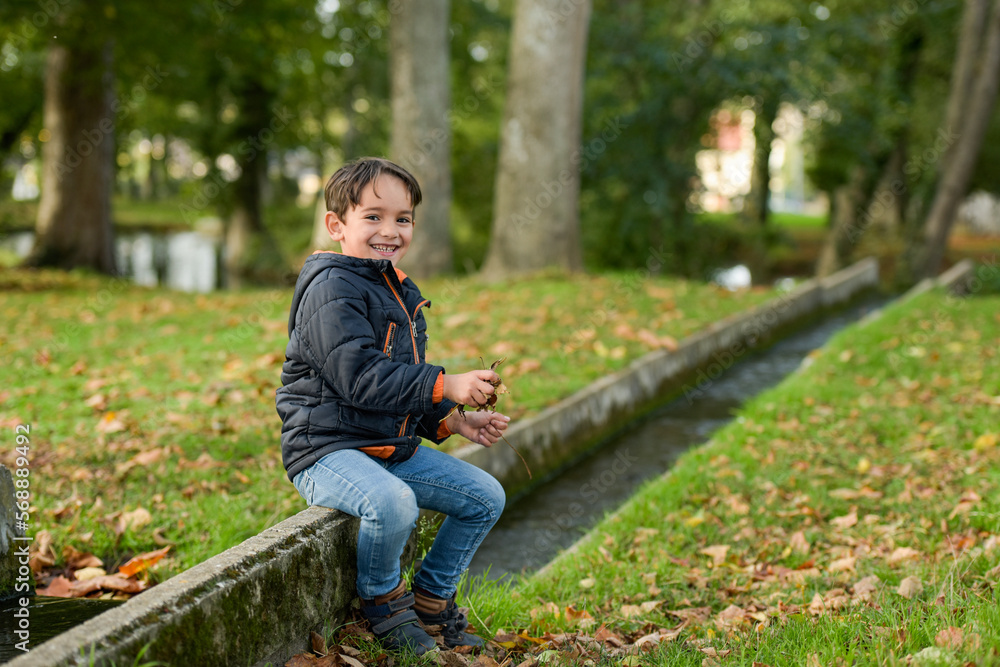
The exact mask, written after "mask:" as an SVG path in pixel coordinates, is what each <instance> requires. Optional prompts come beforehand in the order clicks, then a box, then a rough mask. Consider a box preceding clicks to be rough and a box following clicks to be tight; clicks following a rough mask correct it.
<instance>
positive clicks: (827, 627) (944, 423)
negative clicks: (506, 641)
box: [482, 269, 1000, 666]
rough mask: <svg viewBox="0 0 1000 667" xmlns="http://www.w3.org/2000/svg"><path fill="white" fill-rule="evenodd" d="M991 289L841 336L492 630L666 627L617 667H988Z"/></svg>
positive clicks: (993, 651)
mask: <svg viewBox="0 0 1000 667" xmlns="http://www.w3.org/2000/svg"><path fill="white" fill-rule="evenodd" d="M994 272H995V269H994ZM998 282H1000V281H997V280H996V279H995V278H994V279H993V280H992V281H991V283H992V285H993V288H994V295H993V296H978V297H973V298H969V299H967V300H958V299H954V298H950V297H947V296H945V295H943V294H942V293H940V292H932V293H929V294H926V295H923V296H921V297H918V298H916V299H915V300H913V301H910V302H907V303H903V304H897V305H894V306H892V307H890V308H889V309H887V311H886V312H885V314H884V315H883V316H882V317H881V318H880V319H877V320H875V321H873V322H870V323H868V324H867V325H866V326H857V325H855V326H852V327H850V328H848V329H846V330H843V331H842V332H840V333H839V334H838V335H837V336H836V337H835V338H834V339H833V340H832V341H831V342H830V344H829V345H827V346H826V347H825V348H824V349H823V350H822V351H820V352H818V353H815V354H814V355H812V356H811V357H810V359H811V365H809V366H808V367H807V368H805V369H804V370H801V371H800V372H798V373H796V374H794V375H792V376H791V377H789V378H788V379H786V380H785V381H784V382H783V383H782V384H781V385H779V386H778V387H776V388H774V389H772V390H769V391H767V392H765V393H763V394H762V395H760V396H758V397H757V398H755V399H754V400H752V401H751V402H750V403H749V404H748V405H746V406H745V407H744V408H742V409H741V410H740V413H739V415H738V417H737V419H736V420H734V421H733V422H731V423H730V424H729V425H728V426H726V427H724V428H723V429H721V430H720V431H719V432H718V433H717V434H716V435H715V436H714V437H713V438H712V440H711V442H709V443H707V444H706V445H704V446H702V447H699V448H698V449H695V450H692V451H691V452H689V453H687V454H686V455H684V456H683V457H682V458H681V459H680V460H679V461H678V462H677V464H676V465H675V467H674V468H673V469H672V470H671V471H670V472H669V473H668V474H666V475H665V476H664V477H662V478H660V479H658V480H656V481H653V482H651V483H648V484H646V485H645V486H644V487H643V488H642V489H641V490H640V491H639V493H638V494H637V495H636V496H635V497H634V498H633V499H632V500H631V501H630V502H629V503H628V504H627V505H626V506H624V507H623V508H622V509H621V510H620V511H619V512H617V513H616V514H614V515H612V516H609V517H607V518H606V519H605V520H604V521H603V522H602V523H600V524H599V525H598V526H597V527H596V528H595V529H594V530H593V531H592V533H590V536H589V538H588V539H587V540H586V541H585V542H584V543H583V544H582V546H581V548H580V549H579V550H577V551H574V552H572V553H568V554H565V555H564V556H563V557H562V558H560V559H558V560H557V561H556V562H555V563H554V564H553V565H552V566H551V567H550V568H549V569H548V570H545V571H543V572H542V573H539V574H538V575H536V576H534V577H531V578H528V579H527V580H525V581H524V582H523V583H522V584H521V585H520V586H519V587H518V588H517V590H516V592H515V596H516V597H517V599H519V600H520V605H521V607H520V611H519V612H518V611H515V612H514V614H513V617H511V616H510V611H509V610H508V611H506V612H505V613H506V614H507V617H508V618H509V619H510V620H509V621H508V623H509V625H507V626H506V627H507V629H511V628H524V629H526V630H527V631H528V632H529V633H530V634H532V635H534V636H542V635H543V633H546V632H548V633H553V634H556V633H560V632H564V631H574V630H575V631H579V630H580V628H578V627H576V626H575V625H574V623H572V622H569V621H567V619H566V618H565V617H564V616H563V615H560V616H558V617H557V616H554V615H544V614H541V613H539V610H541V609H544V608H545V607H546V605H548V606H550V607H551V608H552V609H555V610H562V609H565V608H566V607H568V606H569V605H574V607H575V608H576V609H582V610H586V611H587V612H588V613H589V614H591V615H592V616H593V617H594V619H595V624H605V625H606V626H607V627H608V628H611V629H614V630H615V631H616V632H617V633H619V635H620V636H622V637H624V638H626V640H634V639H635V638H636V637H638V636H640V635H643V634H647V633H649V632H656V631H657V628H663V631H664V632H666V631H670V632H671V633H672V634H675V635H676V637H675V638H674V639H673V641H664V642H661V643H660V644H659V646H657V647H655V648H654V649H653V650H652V651H649V652H644V651H640V652H639V654H638V656H637V657H636V658H635V659H633V660H634V662H633V664H644V665H645V664H649V665H653V664H670V665H703V664H716V662H718V661H720V660H721V664H725V665H747V666H750V665H754V664H765V665H804V664H817V665H834V664H863V665H868V664H889V665H897V664H898V665H902V664H980V665H985V664H996V663H997V662H998V661H1000V631H998V629H997V628H1000V612H998V608H1000V607H998V604H997V603H998V602H1000V594H998V587H997V582H998V579H1000V574H998V572H1000V570H998V569H997V567H998V563H1000V427H998V424H1000V363H998V350H1000V326H998V325H1000V315H997V313H998V312H1000V297H998V296H996V295H995V293H996V292H995V287H996V284H997V283H998ZM553 509H557V508H553ZM852 559H853V560H852ZM870 575H875V576H877V577H878V582H877V583H876V584H875V586H874V588H873V589H872V591H871V592H870V593H869V594H867V595H866V594H865V593H864V591H863V585H862V584H861V582H862V580H863V579H864V578H865V577H867V576H870ZM911 576H913V577H917V578H919V580H920V582H921V583H922V589H921V590H919V591H917V592H915V593H914V594H912V597H911V598H909V599H908V598H907V597H904V596H903V595H901V594H900V593H899V592H898V591H899V588H900V585H901V584H902V582H903V581H904V580H905V579H906V578H907V577H911ZM643 603H649V604H648V605H647V606H646V608H645V609H644V610H641V611H638V612H637V611H636V609H635V606H639V605H642V604H643ZM505 604H506V603H505ZM627 605H633V607H631V608H630V607H629V606H627ZM699 607H705V608H707V609H706V610H705V611H704V613H703V614H702V616H701V617H699V618H698V619H697V620H695V621H690V622H687V623H686V624H683V623H682V620H681V616H679V615H677V614H676V613H674V612H677V611H678V610H691V609H695V608H699ZM505 609H507V607H505ZM532 611H533V612H534V614H532V613H531V612H532ZM724 611H726V613H723V612H724ZM482 613H489V609H486V610H484V612H482ZM680 613H681V614H683V613H685V612H683V611H681V612H680ZM949 628H958V630H951V631H949ZM589 632H590V634H593V627H591V628H590V629H589ZM949 632H951V634H950V635H949V634H948V633H949ZM713 652H714V653H715V654H717V655H718V656H720V657H717V658H712V657H711V656H712V653H713ZM934 652H938V653H940V655H939V656H938V657H939V658H940V661H939V662H934V660H933V659H932V658H933V655H932V654H934ZM942 656H943V657H942ZM935 659H936V658H935ZM713 660H715V661H716V662H713ZM704 661H707V662H704ZM616 664H619V663H616Z"/></svg>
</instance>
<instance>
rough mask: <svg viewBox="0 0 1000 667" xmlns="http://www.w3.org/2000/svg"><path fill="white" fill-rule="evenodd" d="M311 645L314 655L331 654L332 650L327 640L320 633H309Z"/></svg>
mask: <svg viewBox="0 0 1000 667" xmlns="http://www.w3.org/2000/svg"><path fill="white" fill-rule="evenodd" d="M309 645H310V646H311V648H312V650H313V653H317V654H319V655H326V654H327V653H329V652H330V649H329V648H328V647H327V645H326V639H325V638H324V637H323V635H321V634H320V633H318V632H315V631H311V632H310V633H309Z"/></svg>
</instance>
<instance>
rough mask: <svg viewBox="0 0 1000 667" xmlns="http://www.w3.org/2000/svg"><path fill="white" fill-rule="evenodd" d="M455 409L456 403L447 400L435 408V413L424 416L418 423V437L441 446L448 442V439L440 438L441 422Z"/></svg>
mask: <svg viewBox="0 0 1000 667" xmlns="http://www.w3.org/2000/svg"><path fill="white" fill-rule="evenodd" d="M453 407H455V402H454V401H449V400H448V399H447V398H446V399H444V400H443V401H441V402H440V403H438V404H437V405H436V406H434V411H433V412H430V413H428V414H426V415H424V416H423V417H421V418H420V421H418V422H417V435H419V436H420V437H421V438H424V439H426V440H430V441H431V442H433V443H435V444H440V443H442V442H444V441H445V440H447V439H448V438H447V437H444V438H439V437H438V426H439V425H440V424H441V420H442V419H444V418H445V417H446V416H447V415H448V413H449V412H451V409H452V408H453Z"/></svg>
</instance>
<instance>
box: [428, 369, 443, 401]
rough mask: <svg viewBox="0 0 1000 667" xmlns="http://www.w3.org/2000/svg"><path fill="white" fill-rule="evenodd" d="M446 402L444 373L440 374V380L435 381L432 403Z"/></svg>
mask: <svg viewBox="0 0 1000 667" xmlns="http://www.w3.org/2000/svg"><path fill="white" fill-rule="evenodd" d="M443 400H444V372H441V373H438V379H437V380H435V381H434V394H433V395H432V396H431V401H433V402H434V403H440V402H441V401H443Z"/></svg>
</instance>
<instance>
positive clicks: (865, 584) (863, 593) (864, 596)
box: [853, 574, 881, 601]
mask: <svg viewBox="0 0 1000 667" xmlns="http://www.w3.org/2000/svg"><path fill="white" fill-rule="evenodd" d="M879 583H881V582H880V580H879V578H878V576H876V575H874V574H872V575H869V576H867V577H865V578H864V579H862V580H860V581H859V582H858V583H856V584H854V587H853V588H854V597H855V598H857V599H859V600H865V601H867V600H871V598H872V594H873V593H875V591H877V590H878V585H879Z"/></svg>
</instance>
